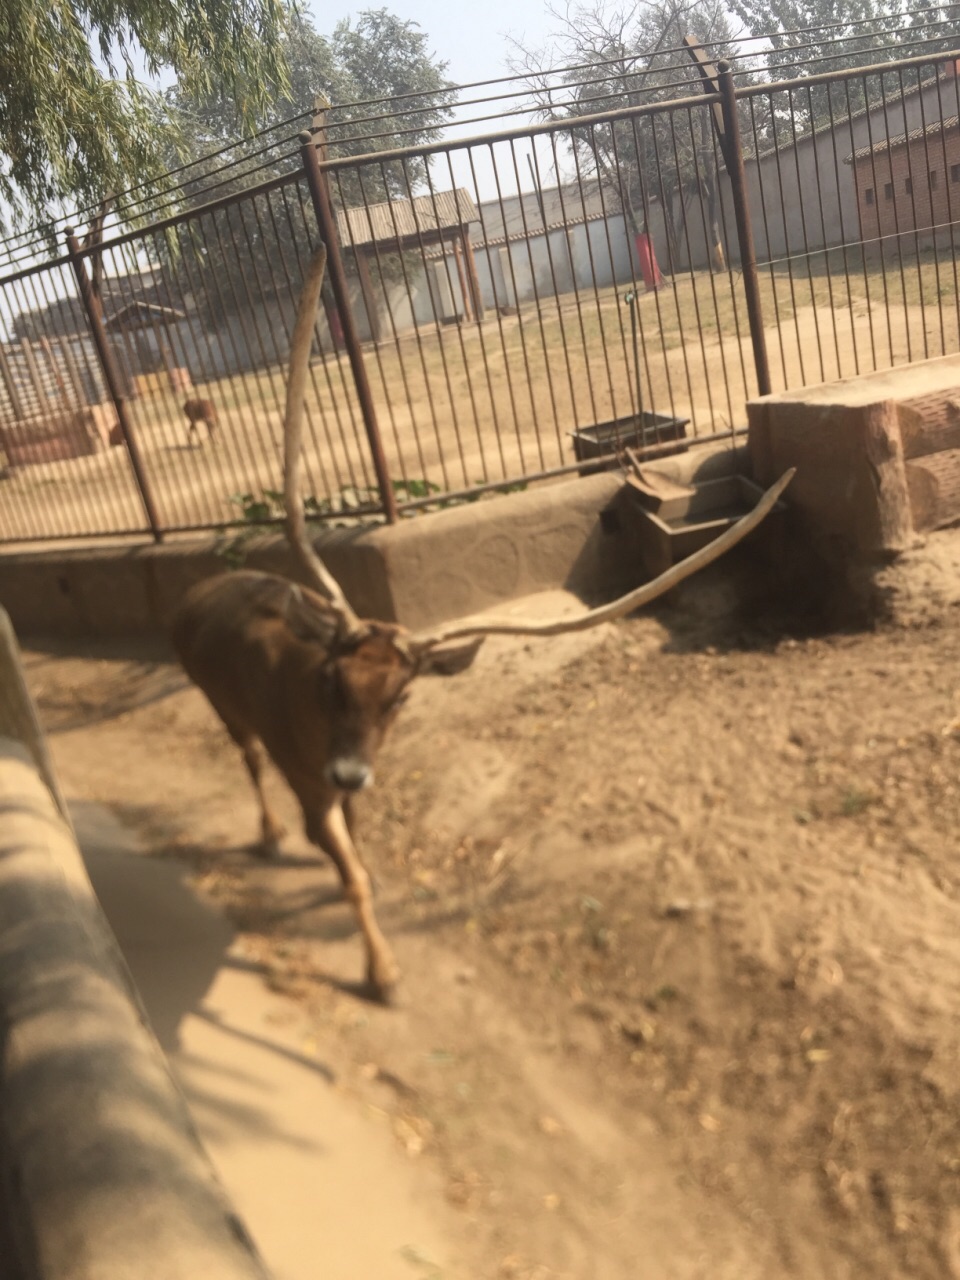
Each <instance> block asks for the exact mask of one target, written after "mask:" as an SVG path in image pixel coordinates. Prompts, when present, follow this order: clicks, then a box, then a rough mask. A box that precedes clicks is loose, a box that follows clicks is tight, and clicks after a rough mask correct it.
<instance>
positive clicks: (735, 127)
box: [717, 61, 772, 396]
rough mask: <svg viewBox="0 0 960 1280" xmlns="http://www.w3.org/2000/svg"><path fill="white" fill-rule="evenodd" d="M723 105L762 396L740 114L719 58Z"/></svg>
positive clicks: (763, 365)
mask: <svg viewBox="0 0 960 1280" xmlns="http://www.w3.org/2000/svg"><path fill="white" fill-rule="evenodd" d="M717 70H718V71H719V75H718V77H717V82H718V85H719V88H720V98H721V106H722V108H723V128H724V133H725V135H726V144H727V145H726V148H725V152H726V154H725V157H724V158H725V159H726V162H727V172H728V174H729V175H730V190H731V193H732V195H733V211H734V215H735V217H736V222H737V240H738V241H739V243H740V269H741V271H742V272H743V290H744V293H745V294H746V295H747V318H748V319H749V321H750V338H751V340H752V342H753V361H754V365H755V366H756V370H757V388H758V390H759V392H760V394H761V395H762V396H766V395H769V394H770V392H771V390H772V383H771V381H770V363H769V361H768V359H767V339H766V334H765V333H764V331H763V308H762V306H761V303H760V276H759V274H758V273H757V252H756V248H755V246H754V243H753V226H752V224H751V222H750V206H749V204H748V202H747V174H746V170H745V169H744V166H743V145H742V142H741V138H740V118H739V116H738V115H737V93H736V89H735V87H734V83H733V69H732V68H731V66H730V63H729V62H726V61H724V62H721V63H720V65H719V67H718V68H717Z"/></svg>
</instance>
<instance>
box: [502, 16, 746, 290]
mask: <svg viewBox="0 0 960 1280" xmlns="http://www.w3.org/2000/svg"><path fill="white" fill-rule="evenodd" d="M553 12H554V16H555V18H556V19H557V23H558V27H557V30H556V32H555V34H554V36H553V38H552V41H551V43H550V45H549V46H548V47H547V48H546V49H542V50H539V51H536V52H532V51H530V50H526V49H523V48H522V47H519V46H518V53H519V57H518V58H517V59H515V62H514V69H515V70H517V71H519V72H520V73H521V74H524V75H526V76H527V77H528V80H529V84H530V87H531V90H532V91H533V93H534V94H535V96H536V98H537V100H538V101H539V103H540V114H541V116H542V117H543V118H544V119H549V120H568V121H570V123H571V129H570V134H569V140H570V149H571V151H572V154H573V159H574V163H575V167H576V170H577V172H578V173H580V174H582V173H584V172H587V173H589V174H591V175H594V176H595V177H596V178H597V179H598V180H599V182H600V184H601V187H602V189H603V191H604V196H605V199H606V201H607V203H608V205H612V206H613V207H615V208H619V209H621V210H622V212H623V214H624V217H625V219H626V221H627V224H628V226H629V228H630V230H631V231H632V232H633V234H635V235H636V234H638V233H640V232H643V231H646V229H647V216H648V212H649V209H650V203H651V200H653V199H656V200H657V201H659V203H660V206H661V208H662V210H663V219H664V225H665V228H666V233H667V240H668V248H669V253H670V258H671V260H672V264H673V265H676V264H677V263H678V262H679V261H680V260H681V259H682V256H683V254H682V247H683V246H682V239H683V230H684V226H685V219H686V215H687V210H688V208H689V206H690V202H691V201H692V200H693V199H694V198H695V197H697V198H700V197H703V198H705V200H706V203H707V204H708V205H710V206H713V204H714V202H715V193H716V186H717V180H716V154H717V153H716V146H715V141H714V137H713V125H712V121H711V118H710V114H709V112H708V111H707V110H705V109H701V110H693V111H690V112H687V113H681V114H677V115H675V114H672V113H666V112H665V113H663V114H662V115H659V114H658V115H655V116H643V117H636V116H626V117H625V118H623V119H619V120H614V121H612V122H609V121H608V122H602V123H595V124H591V125H584V126H583V127H582V128H581V127H577V125H576V120H577V118H578V117H580V116H589V115H594V114H596V113H602V112H607V111H622V110H623V109H625V108H629V107H636V106H641V105H643V104H648V103H654V102H659V101H665V100H668V99H675V98H679V97H684V96H694V95H700V94H701V92H702V81H701V79H700V76H699V73H698V71H697V70H696V68H695V67H694V64H693V61H692V59H690V58H689V57H688V56H687V55H686V54H685V53H679V54H678V53H677V52H676V50H677V49H678V48H679V47H680V46H681V45H682V42H683V37H684V36H687V35H692V36H694V37H695V38H696V39H697V40H698V41H699V42H700V43H701V44H703V45H704V46H705V47H707V48H708V49H709V52H710V54H711V56H712V57H713V58H714V59H715V60H717V61H719V59H721V58H722V57H724V56H725V54H726V53H727V52H728V50H729V49H730V47H731V44H732V32H731V28H730V23H729V20H728V18H727V16H726V13H725V10H724V8H723V6H722V5H721V4H720V3H719V0H707V2H706V3H698V4H693V3H688V2H686V0H654V2H653V3H649V4H642V5H637V6H631V7H630V8H628V9H618V8H615V7H611V6H610V5H608V4H607V3H606V2H605V0H594V2H593V3H588V4H585V5H582V6H578V7H576V8H572V9H568V10H566V11H564V12H562V13H560V12H557V11H553ZM558 63H560V64H565V65H567V66H570V67H572V68H574V69H573V70H571V71H568V72H562V73H561V74H560V76H559V77H555V76H551V75H549V74H547V72H546V71H545V68H549V67H552V66H555V65H557V64H558ZM557 79H559V83H556V81H557ZM714 240H715V241H716V237H714ZM715 260H716V259H715ZM717 265H720V262H719V261H717Z"/></svg>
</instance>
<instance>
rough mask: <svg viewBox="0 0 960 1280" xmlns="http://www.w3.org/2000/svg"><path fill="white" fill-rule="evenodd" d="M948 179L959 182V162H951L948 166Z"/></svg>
mask: <svg viewBox="0 0 960 1280" xmlns="http://www.w3.org/2000/svg"><path fill="white" fill-rule="evenodd" d="M950 181H951V182H960V164H952V165H951V166H950Z"/></svg>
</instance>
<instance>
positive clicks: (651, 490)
mask: <svg viewBox="0 0 960 1280" xmlns="http://www.w3.org/2000/svg"><path fill="white" fill-rule="evenodd" d="M628 482H629V485H630V492H631V493H632V495H633V499H634V502H633V508H634V511H635V514H636V516H637V520H638V525H639V529H638V532H639V536H640V545H641V548H642V553H643V560H644V567H645V569H646V571H647V573H648V574H649V575H650V576H651V577H652V578H654V577H656V576H657V575H658V574H660V573H664V572H665V571H666V570H667V569H669V568H670V567H671V565H674V564H676V563H677V562H678V561H679V560H685V559H686V558H687V556H690V555H693V553H694V552H695V551H699V550H700V548H701V547H705V546H706V545H707V543H709V542H713V540H714V539H715V538H718V537H719V536H720V535H721V534H722V533H724V532H725V531H726V530H727V529H729V528H730V526H731V525H733V524H736V522H737V521H738V520H739V519H740V518H741V516H745V515H746V514H747V513H748V512H749V511H752V510H753V508H754V507H755V506H756V505H757V503H758V502H759V501H760V499H761V498H762V497H763V490H762V489H761V488H760V486H759V485H756V484H754V483H753V481H752V480H748V479H747V477H746V476H725V477H724V478H723V479H722V480H706V481H704V482H703V483H702V484H695V485H690V486H683V487H682V488H681V487H680V486H676V485H665V486H662V487H661V486H654V485H652V484H648V483H646V478H645V477H644V478H637V477H633V476H631V477H628ZM785 510H786V505H785V504H784V503H783V502H778V503H777V505H776V506H775V507H774V512H783V511H785Z"/></svg>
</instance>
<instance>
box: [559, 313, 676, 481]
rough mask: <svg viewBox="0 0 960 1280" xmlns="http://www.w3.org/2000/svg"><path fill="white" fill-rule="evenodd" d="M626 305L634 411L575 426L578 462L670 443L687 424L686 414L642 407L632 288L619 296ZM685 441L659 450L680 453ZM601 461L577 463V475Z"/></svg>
mask: <svg viewBox="0 0 960 1280" xmlns="http://www.w3.org/2000/svg"><path fill="white" fill-rule="evenodd" d="M620 301H621V302H623V303H624V304H625V305H626V306H628V307H629V308H630V328H631V331H632V335H633V379H634V385H635V387H636V405H637V409H638V412H637V413H632V414H630V415H629V417H626V418H614V419H613V420H612V421H611V422H601V423H598V424H597V425H596V426H594V427H578V428H577V430H576V431H571V432H570V435H571V436H572V438H573V456H574V457H575V458H576V460H577V461H578V462H586V461H587V460H588V459H592V458H609V457H611V456H612V455H614V454H618V453H622V452H623V451H624V450H625V449H632V450H634V451H635V452H636V453H642V452H643V450H645V449H649V448H651V447H652V446H656V445H667V446H669V445H671V444H673V443H675V442H679V441H683V440H684V438H685V437H686V434H687V427H688V426H689V425H690V419H689V418H671V417H668V416H667V415H666V414H662V413H651V412H650V411H649V410H647V409H644V407H643V399H644V397H643V384H642V381H641V378H640V363H641V362H640V345H639V332H638V318H637V307H638V306H639V300H638V298H637V294H636V291H635V290H633V289H630V290H629V291H628V292H627V293H625V294H623V296H622V297H621V299H620ZM686 447H687V446H686V445H685V444H681V443H677V447H676V448H675V449H670V448H667V449H663V450H660V452H661V453H682V452H683V450H684V449H686ZM603 466H604V464H603V463H599V464H598V465H597V466H593V467H581V468H580V475H582V476H588V475H592V474H593V472H595V471H602V470H603Z"/></svg>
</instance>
